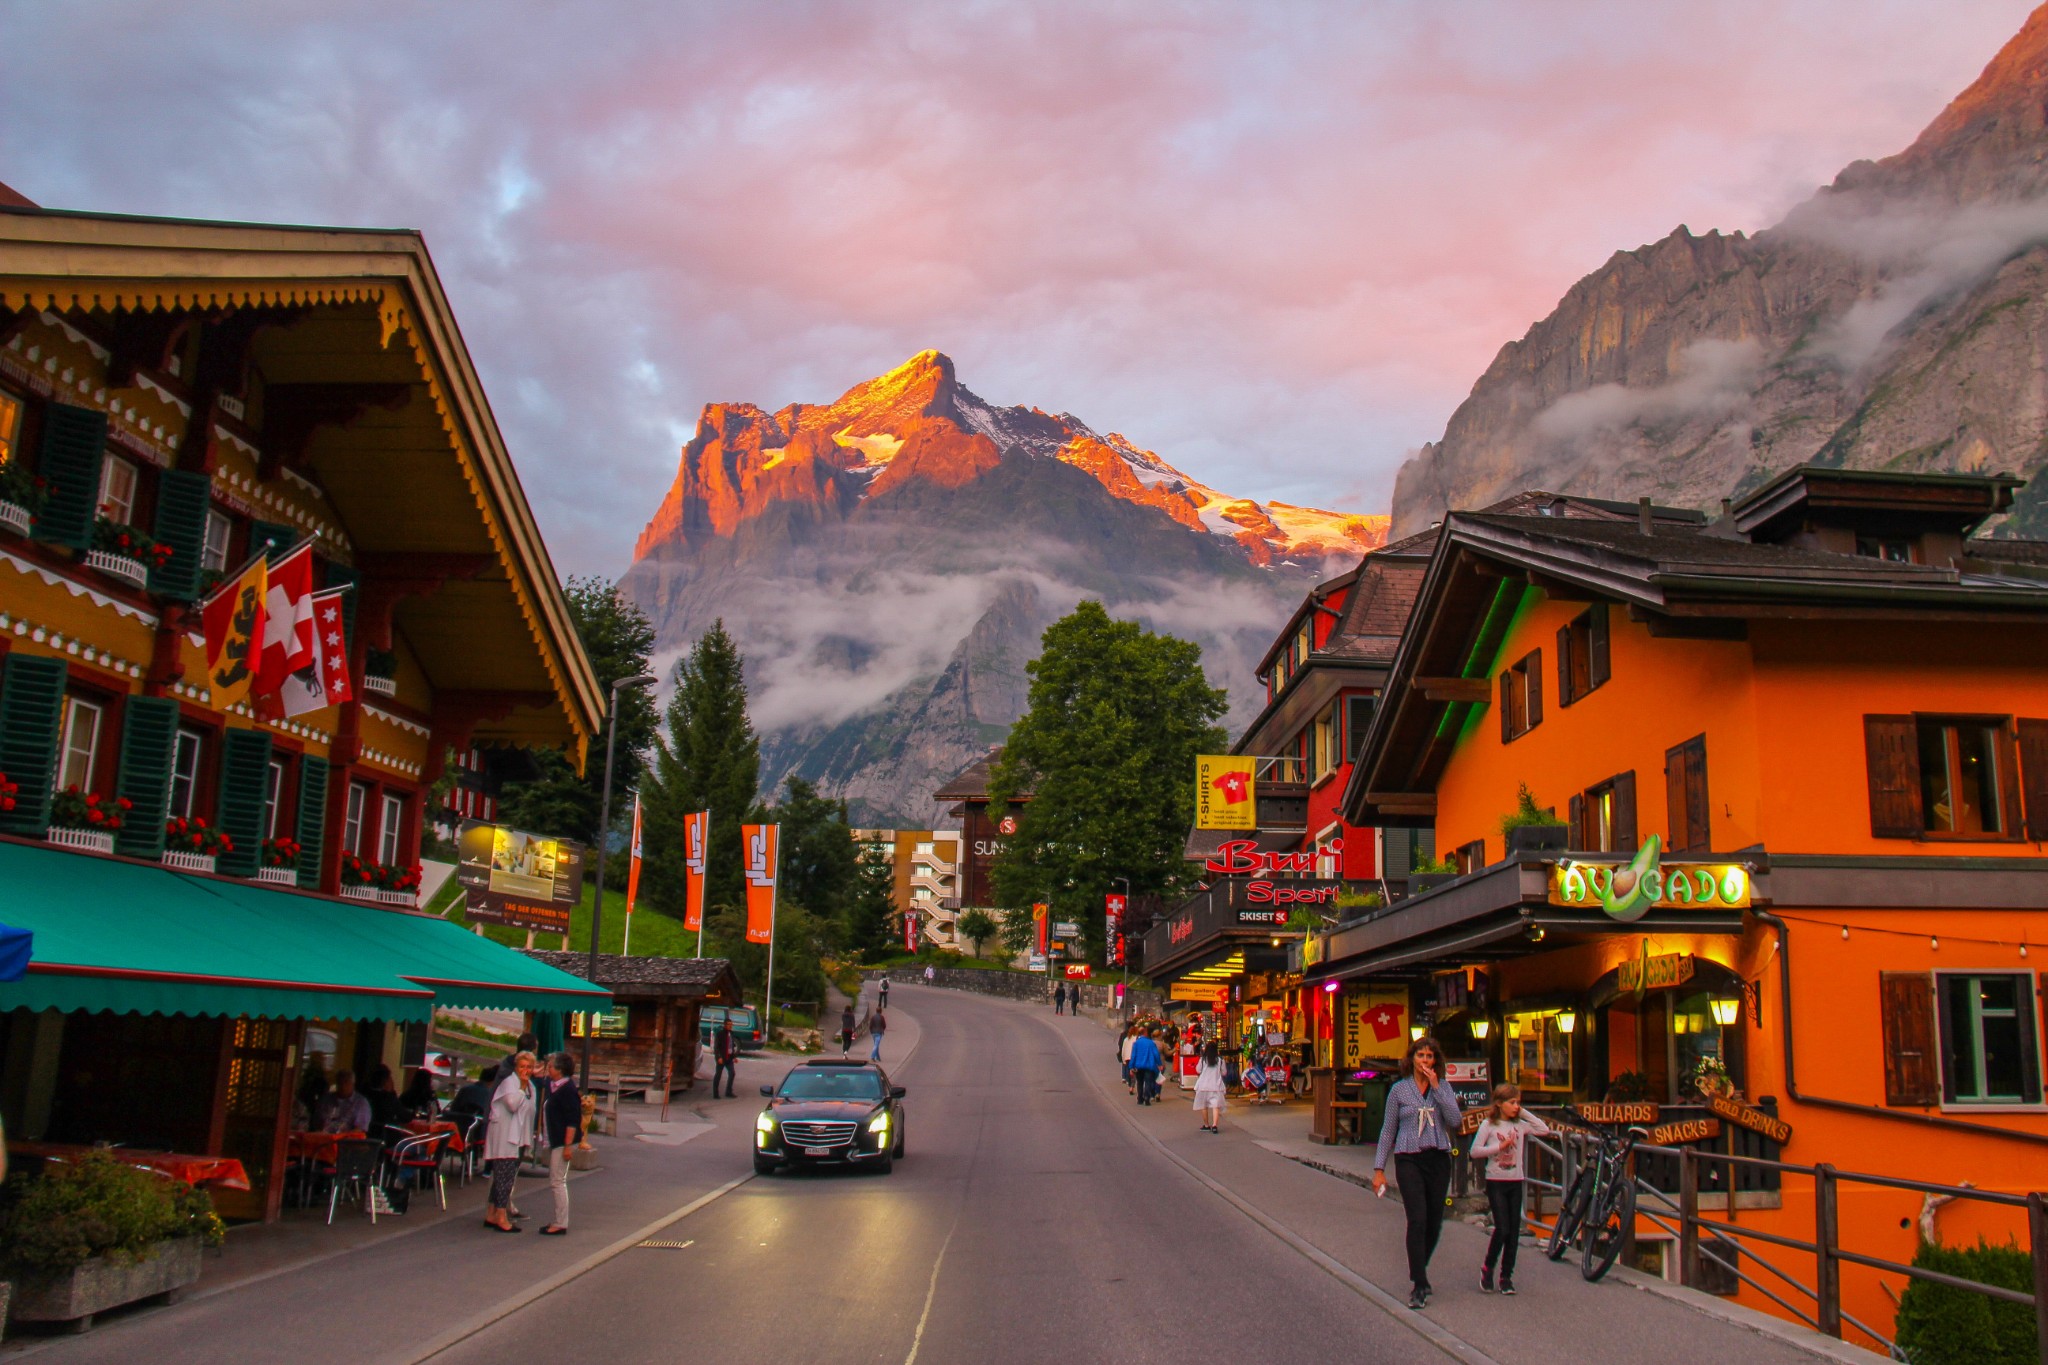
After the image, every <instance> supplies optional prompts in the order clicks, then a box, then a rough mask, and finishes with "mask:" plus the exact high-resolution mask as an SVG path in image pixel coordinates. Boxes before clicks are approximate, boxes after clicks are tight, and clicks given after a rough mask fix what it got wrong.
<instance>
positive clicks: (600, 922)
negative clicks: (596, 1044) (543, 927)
mask: <svg viewBox="0 0 2048 1365" xmlns="http://www.w3.org/2000/svg"><path fill="white" fill-rule="evenodd" d="M660 681H661V679H659V678H657V677H655V676H654V675H653V674H652V673H638V674H635V675H634V676H633V677H630V678H620V679H619V680H618V681H617V682H615V683H613V684H612V691H611V707H610V709H609V711H608V712H607V713H606V717H605V719H606V722H607V724H606V730H605V741H604V795H603V796H602V797H601V798H599V801H598V817H597V891H596V892H595V894H593V895H592V896H591V898H590V971H589V973H588V975H589V977H590V984H591V985H593V986H595V985H596V984H597V944H598V932H599V931H600V930H601V929H603V927H604V852H605V847H606V845H608V844H610V843H611V837H612V759H613V757H614V756H615V755H616V754H617V753H618V749H619V689H620V688H622V687H652V686H653V685H654V684H655V683H658V682H660ZM594 1031H595V1030H593V1029H592V1028H591V1027H590V1025H589V1023H588V1021H586V1022H585V1024H584V1026H583V1066H582V1068H581V1070H582V1074H581V1075H580V1076H579V1077H578V1079H577V1082H576V1088H577V1089H578V1090H585V1091H587V1090H589V1089H590V1035H591V1034H592V1033H593V1032H594Z"/></svg>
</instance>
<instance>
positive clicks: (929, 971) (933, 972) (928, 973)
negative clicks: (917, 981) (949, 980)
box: [924, 962, 939, 986]
mask: <svg viewBox="0 0 2048 1365" xmlns="http://www.w3.org/2000/svg"><path fill="white" fill-rule="evenodd" d="M938 979H939V971H938V968H936V967H934V966H932V965H931V964H930V963H929V962H927V963H926V964H925V968H924V984H925V985H927V986H929V985H931V984H932V982H934V981H937V980H938Z"/></svg>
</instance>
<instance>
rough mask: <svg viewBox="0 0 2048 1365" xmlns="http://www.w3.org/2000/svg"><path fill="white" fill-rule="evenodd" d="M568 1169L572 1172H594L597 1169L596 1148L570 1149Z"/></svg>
mask: <svg viewBox="0 0 2048 1365" xmlns="http://www.w3.org/2000/svg"><path fill="white" fill-rule="evenodd" d="M569 1169H570V1170H572V1171H594V1170H596V1169H598V1165H597V1148H595V1147H571V1148H570V1149H569Z"/></svg>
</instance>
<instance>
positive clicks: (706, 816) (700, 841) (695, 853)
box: [683, 810, 711, 933]
mask: <svg viewBox="0 0 2048 1365" xmlns="http://www.w3.org/2000/svg"><path fill="white" fill-rule="evenodd" d="M710 843H711V812H710V811H708V810H700V811H698V812H697V813H696V814H695V815H685V816H684V817H683V927H684V928H685V929H688V930H690V931H691V932H693V933H694V932H695V931H697V930H699V929H702V928H703V927H704V867H705V854H706V853H707V851H708V850H709V848H710Z"/></svg>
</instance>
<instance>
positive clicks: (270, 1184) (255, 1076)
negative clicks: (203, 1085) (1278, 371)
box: [213, 1019, 303, 1219]
mask: <svg viewBox="0 0 2048 1365" xmlns="http://www.w3.org/2000/svg"><path fill="white" fill-rule="evenodd" d="M302 1027H303V1025H300V1024H298V1023H295V1022H292V1021H288V1020H284V1019H237V1020H235V1021H234V1022H233V1023H232V1024H231V1025H229V1027H228V1039H227V1044H228V1045H227V1075H226V1077H225V1084H224V1085H223V1086H222V1092H223V1093H222V1101H223V1102H222V1110H223V1113H222V1117H221V1130H220V1146H219V1147H218V1148H217V1149H216V1150H218V1151H219V1152H220V1153H221V1154H222V1155H223V1156H231V1157H234V1158H235V1159H236V1160H238V1161H240V1162H241V1163H242V1168H243V1169H244V1170H246V1171H247V1172H248V1173H249V1189H248V1190H246V1191H243V1190H223V1189H218V1188H216V1189H215V1190H214V1191H213V1204H214V1209H215V1211H217V1212H218V1213H219V1214H220V1216H221V1217H223V1218H246V1219H258V1218H262V1219H269V1218H275V1217H276V1216H277V1214H278V1210H279V1209H281V1208H282V1207H283V1201H284V1128H285V1126H284V1122H283V1119H284V1114H285V1104H286V1103H287V1100H288V1096H289V1095H290V1091H291V1084H292V1074H291V1065H290V1063H291V1054H292V1051H293V1044H294V1041H295V1040H294V1038H293V1034H294V1033H296V1032H297V1031H298V1030H299V1029H300V1028H302Z"/></svg>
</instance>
